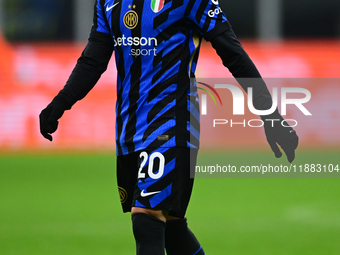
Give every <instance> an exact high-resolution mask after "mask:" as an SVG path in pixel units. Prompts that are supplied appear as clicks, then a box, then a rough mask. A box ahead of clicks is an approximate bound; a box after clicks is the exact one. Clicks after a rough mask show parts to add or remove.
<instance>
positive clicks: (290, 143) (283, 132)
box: [261, 111, 299, 163]
mask: <svg viewBox="0 0 340 255" xmlns="http://www.w3.org/2000/svg"><path fill="white" fill-rule="evenodd" d="M261 118H262V119H267V120H268V119H275V121H264V123H265V124H264V131H265V134H266V137H267V141H268V143H269V145H270V147H271V149H272V151H273V152H274V154H275V157H277V158H280V157H281V156H282V153H281V150H280V149H279V147H278V145H280V147H281V148H282V150H283V151H284V152H285V153H286V156H287V159H288V161H289V163H292V162H293V160H294V158H295V149H296V148H297V146H298V143H299V137H298V136H297V134H296V132H295V130H294V129H292V128H291V127H290V126H289V125H288V124H287V122H285V121H284V119H283V117H282V116H281V114H280V113H279V112H278V111H275V112H274V113H273V114H271V115H269V116H261ZM282 121H284V122H283V124H284V126H285V127H284V126H283V125H282V124H281V123H282Z"/></svg>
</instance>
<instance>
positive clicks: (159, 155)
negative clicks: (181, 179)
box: [138, 151, 165, 179]
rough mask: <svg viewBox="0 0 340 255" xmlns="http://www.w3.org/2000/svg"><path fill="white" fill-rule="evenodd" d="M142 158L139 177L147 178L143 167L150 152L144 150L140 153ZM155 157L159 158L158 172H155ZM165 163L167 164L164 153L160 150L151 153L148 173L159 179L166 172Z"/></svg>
mask: <svg viewBox="0 0 340 255" xmlns="http://www.w3.org/2000/svg"><path fill="white" fill-rule="evenodd" d="M139 157H140V158H143V160H142V163H141V164H140V167H139V170H138V179H140V178H145V173H142V169H143V167H144V166H145V164H146V162H147V159H148V154H147V153H146V152H145V151H143V152H142V153H141V154H140V155H139ZM155 158H158V159H159V169H158V172H156V173H154V172H153V164H154V160H155ZM164 165H165V158H164V156H163V154H162V153H160V152H154V153H152V154H151V155H150V157H149V165H148V174H149V176H150V177H151V178H152V179H159V178H161V177H162V175H163V174H164Z"/></svg>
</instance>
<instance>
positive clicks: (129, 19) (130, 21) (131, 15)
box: [124, 5, 138, 29]
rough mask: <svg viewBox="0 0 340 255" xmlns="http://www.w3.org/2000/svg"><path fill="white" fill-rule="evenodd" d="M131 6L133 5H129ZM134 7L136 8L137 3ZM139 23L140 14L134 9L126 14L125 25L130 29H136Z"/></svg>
mask: <svg viewBox="0 0 340 255" xmlns="http://www.w3.org/2000/svg"><path fill="white" fill-rule="evenodd" d="M129 8H131V5H129ZM132 8H133V9H134V8H136V6H135V5H133V6H132ZM137 24H138V15H137V13H136V12H135V11H134V10H130V11H128V12H127V13H125V15H124V25H125V26H126V27H127V28H128V29H134V28H135V27H136V26H137Z"/></svg>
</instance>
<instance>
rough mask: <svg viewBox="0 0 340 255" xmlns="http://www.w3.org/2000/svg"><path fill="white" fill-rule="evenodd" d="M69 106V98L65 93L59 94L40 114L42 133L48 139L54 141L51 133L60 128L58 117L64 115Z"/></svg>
mask: <svg viewBox="0 0 340 255" xmlns="http://www.w3.org/2000/svg"><path fill="white" fill-rule="evenodd" d="M67 109H69V108H68V107H67V100H66V98H65V96H64V95H63V94H58V95H57V96H56V97H55V98H54V99H53V100H52V102H51V103H50V104H49V105H48V106H47V107H46V108H45V109H44V110H42V111H41V113H40V115H39V121H40V133H41V134H42V135H43V137H45V138H46V139H48V140H50V141H52V140H53V138H52V136H51V135H50V134H52V133H54V132H55V131H56V130H57V128H58V119H60V118H61V116H63V114H64V111H65V110H67Z"/></svg>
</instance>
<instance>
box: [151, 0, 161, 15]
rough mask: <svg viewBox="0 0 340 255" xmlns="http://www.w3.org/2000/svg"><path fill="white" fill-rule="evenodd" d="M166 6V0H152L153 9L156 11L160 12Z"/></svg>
mask: <svg viewBox="0 0 340 255" xmlns="http://www.w3.org/2000/svg"><path fill="white" fill-rule="evenodd" d="M163 6H164V0H151V9H152V10H153V12H154V13H157V12H159V11H160V10H162V8H163Z"/></svg>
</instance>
